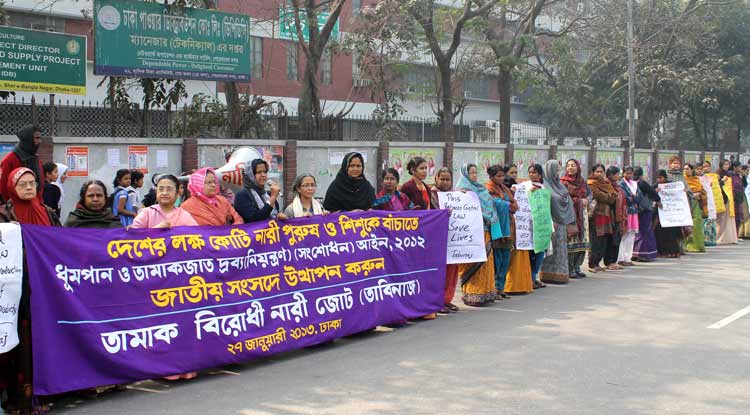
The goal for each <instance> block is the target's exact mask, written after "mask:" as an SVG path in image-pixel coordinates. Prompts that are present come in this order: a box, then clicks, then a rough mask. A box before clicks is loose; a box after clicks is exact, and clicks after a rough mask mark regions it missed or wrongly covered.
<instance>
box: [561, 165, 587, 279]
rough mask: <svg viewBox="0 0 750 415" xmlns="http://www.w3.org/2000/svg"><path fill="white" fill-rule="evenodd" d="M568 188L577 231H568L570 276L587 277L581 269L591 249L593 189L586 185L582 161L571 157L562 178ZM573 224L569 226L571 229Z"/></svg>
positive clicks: (574, 277)
mask: <svg viewBox="0 0 750 415" xmlns="http://www.w3.org/2000/svg"><path fill="white" fill-rule="evenodd" d="M560 182H562V184H563V185H565V188H566V189H567V190H568V194H569V195H570V198H571V199H572V200H573V212H574V213H575V217H576V223H575V228H576V230H577V232H575V233H574V232H571V231H568V274H569V275H570V278H573V279H576V278H585V277H586V274H584V273H583V272H582V271H581V266H582V265H583V260H584V258H585V257H586V251H588V249H589V234H588V220H587V218H588V215H587V211H586V209H587V207H588V205H589V199H590V198H591V190H589V187H588V186H587V185H586V181H585V180H584V179H583V172H582V171H581V163H580V162H578V160H576V159H570V160H568V161H567V163H565V176H563V177H562V178H561V179H560ZM571 227H572V226H568V229H570V228H571Z"/></svg>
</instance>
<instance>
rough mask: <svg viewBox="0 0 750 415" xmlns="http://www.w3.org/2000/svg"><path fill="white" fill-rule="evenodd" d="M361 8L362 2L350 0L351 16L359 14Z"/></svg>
mask: <svg viewBox="0 0 750 415" xmlns="http://www.w3.org/2000/svg"><path fill="white" fill-rule="evenodd" d="M361 8H362V0H352V14H357V13H359V11H360V9H361Z"/></svg>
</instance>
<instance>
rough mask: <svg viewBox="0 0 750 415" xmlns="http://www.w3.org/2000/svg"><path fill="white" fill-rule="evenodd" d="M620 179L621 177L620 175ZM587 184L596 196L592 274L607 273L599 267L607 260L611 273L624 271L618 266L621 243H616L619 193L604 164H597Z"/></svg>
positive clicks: (592, 219) (593, 221)
mask: <svg viewBox="0 0 750 415" xmlns="http://www.w3.org/2000/svg"><path fill="white" fill-rule="evenodd" d="M618 170H619V169H618ZM616 176H619V172H618V174H616ZM618 178H619V177H618ZM615 182H616V181H615ZM587 184H588V186H589V188H590V189H591V192H592V194H593V196H594V202H593V203H592V204H593V206H594V207H593V216H592V217H591V219H590V220H589V229H590V232H591V255H589V271H591V272H593V273H597V272H602V271H604V268H603V267H601V266H600V265H599V262H600V261H602V260H604V265H605V266H606V267H607V269H610V270H617V269H620V267H619V266H618V265H617V253H618V252H617V242H616V241H615V238H617V240H619V236H618V234H617V227H618V226H617V213H616V208H617V200H618V199H619V193H618V192H617V190H616V188H615V186H613V184H612V182H611V181H610V180H608V179H607V177H606V176H605V170H604V165H603V164H595V165H594V167H592V168H591V175H590V176H589V179H588V181H587Z"/></svg>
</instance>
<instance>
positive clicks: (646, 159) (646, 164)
mask: <svg viewBox="0 0 750 415" xmlns="http://www.w3.org/2000/svg"><path fill="white" fill-rule="evenodd" d="M652 160H653V158H652V157H651V153H638V152H636V153H635V154H634V155H633V166H636V167H640V168H642V169H643V177H644V178H645V179H646V180H647V181H649V182H650V181H651V174H652V173H653V166H652V164H653V161H652Z"/></svg>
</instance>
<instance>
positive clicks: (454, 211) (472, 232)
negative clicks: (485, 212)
mask: <svg viewBox="0 0 750 415" xmlns="http://www.w3.org/2000/svg"><path fill="white" fill-rule="evenodd" d="M438 204H439V206H440V209H448V210H450V212H451V218H450V221H449V222H448V252H447V262H448V263H449V264H471V263H475V262H484V261H486V260H487V250H486V249H485V245H484V220H483V219H482V207H481V205H480V204H479V198H478V197H477V195H476V193H474V192H466V193H464V192H438Z"/></svg>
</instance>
